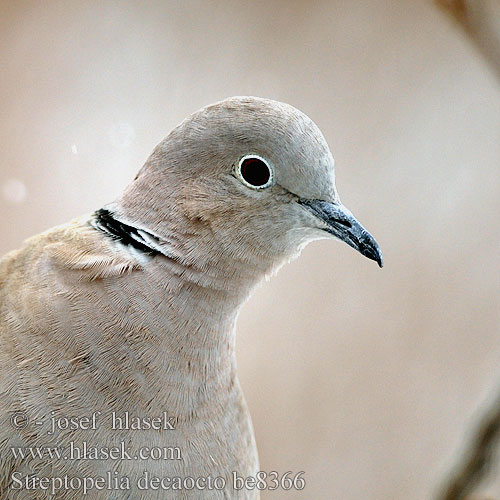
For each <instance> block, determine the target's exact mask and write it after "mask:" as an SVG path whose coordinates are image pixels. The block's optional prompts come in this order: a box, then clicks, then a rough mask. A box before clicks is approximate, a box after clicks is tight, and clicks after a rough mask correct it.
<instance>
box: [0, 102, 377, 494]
mask: <svg viewBox="0 0 500 500" xmlns="http://www.w3.org/2000/svg"><path fill="white" fill-rule="evenodd" d="M266 169H268V170H266ZM345 234H347V235H348V236H345ZM332 236H333V237H336V238H338V239H344V240H345V241H346V242H347V243H348V244H350V245H351V246H354V247H356V248H357V249H358V250H359V251H361V252H362V253H364V254H365V255H366V256H368V257H370V258H373V259H375V260H378V261H379V263H380V264H381V255H380V251H379V250H378V246H377V245H376V243H375V241H374V240H373V238H372V237H371V236H370V235H369V234H368V233H367V232H366V231H365V230H364V228H362V226H360V225H359V223H358V222H357V221H356V220H355V219H354V218H353V217H352V214H351V213H350V212H349V211H347V210H346V209H345V207H343V206H342V205H341V203H340V201H339V199H338V195H337V193H336V190H335V186H334V177H333V158H332V157H331V153H330V151H329V149H328V147H327V145H326V141H325V140H324V138H323V136H322V135H321V133H320V132H319V130H318V129H317V127H316V126H315V125H314V123H313V122H312V121H311V120H310V119H309V118H307V117H306V116H305V115H303V114H302V113H300V112H299V111H298V110H296V109H295V108H292V107H291V106H288V105H284V104H282V103H277V102H275V101H270V100H265V99H258V98H250V97H245V98H232V99H228V100H226V101H222V102H221V103H217V104H216V105H213V106H209V107H207V108H204V109H202V110H201V111H199V112H197V113H195V114H194V115H192V116H191V117H190V118H188V119H187V120H185V121H184V122H183V123H181V124H180V125H179V126H178V127H177V128H176V129H174V130H173V131H172V132H171V134H170V135H169V136H168V137H167V138H166V139H165V140H164V141H163V142H162V143H160V145H159V146H158V147H157V148H156V149H155V151H154V152H153V154H152V155H151V157H150V158H149V159H148V161H147V162H146V164H145V166H144V167H143V168H142V170H141V171H140V172H139V173H138V175H137V176H136V178H135V179H134V181H133V182H132V183H131V184H130V185H129V186H128V187H127V188H126V190H125V191H124V193H122V195H120V196H119V197H118V198H117V199H116V200H115V201H114V202H113V203H110V204H109V205H107V206H106V207H104V208H103V209H101V210H98V211H97V212H95V213H93V214H90V215H87V216H84V217H81V218H78V219H75V220H74V221H72V222H71V223H68V224H65V225H62V226H59V227H56V228H53V229H51V230H49V231H46V232H45V233H42V234H40V235H38V236H35V237H33V238H31V239H29V240H27V242H26V243H25V244H24V246H23V247H22V248H21V249H19V250H17V251H14V252H11V253H9V254H7V255H6V256H5V257H4V258H3V259H2V260H1V261H0V366H1V367H2V368H1V370H0V394H1V398H0V418H1V419H2V422H1V425H0V500H7V498H8V499H9V500H15V499H28V498H29V499H33V498H36V499H46V498H49V497H50V489H49V488H45V489H44V488H43V487H42V483H37V486H36V487H34V488H33V490H29V484H31V483H28V482H26V481H28V479H29V478H32V477H33V476H36V477H39V478H40V477H42V478H43V477H47V478H58V479H59V478H61V481H62V480H63V479H65V481H66V482H65V483H59V482H57V486H61V487H60V488H59V490H58V495H59V498H64V499H65V500H73V499H81V498H82V488H83V486H81V485H82V484H83V483H82V481H84V479H83V478H91V479H92V480H94V483H93V484H92V485H91V486H92V487H89V490H88V492H86V498H88V499H89V500H94V499H95V500H97V499H99V500H101V499H102V500H104V499H105V500H112V499H124V500H125V499H137V498H143V497H144V498H149V499H160V498H161V499H164V498H169V499H173V500H175V499H210V500H217V499H229V498H231V499H253V500H254V499H257V498H259V492H258V490H257V489H247V488H242V489H239V490H236V489H234V488H233V478H234V474H237V475H238V476H239V477H255V475H256V474H257V472H258V470H259V465H258V458H257V450H256V445H255V439H254V435H253V430H252V425H251V421H250V416H249V412H248V409H247V406H246V403H245V399H244V397H243V393H242V391H241V388H240V384H239V382H238V378H237V374H236V358H235V323H236V318H237V316H238V312H239V310H240V308H241V306H242V304H243V303H244V301H245V300H246V299H247V298H248V297H249V295H250V293H251V291H252V290H253V288H254V287H255V286H256V285H257V284H258V283H259V282H260V281H261V280H262V278H263V277H265V276H268V275H270V274H272V273H273V272H275V271H276V270H277V269H278V268H279V267H280V266H281V265H282V264H283V263H284V262H286V260H289V259H291V258H293V257H295V256H296V255H298V253H299V252H300V250H301V248H303V246H304V245H305V244H306V243H307V242H309V241H311V240H313V239H318V238H322V237H332ZM125 421H127V422H128V424H126V425H125V424H124V422H125ZM117 422H118V424H119V425H118V424H117ZM131 422H135V428H134V427H133V426H132V427H131V424H130V423H131ZM153 422H154V423H155V425H152V424H153ZM48 447H59V448H61V449H63V455H65V456H66V459H65V458H64V456H62V457H57V456H55V457H54V456H48V453H43V456H39V455H37V453H35V455H33V456H32V455H30V454H28V455H27V456H24V457H23V456H20V455H19V454H17V455H16V453H13V452H12V449H14V450H19V449H23V450H27V449H28V448H31V449H34V448H35V449H39V448H41V449H42V451H43V450H45V451H46V448H48ZM145 448H146V449H147V450H146V451H145ZM84 449H85V450H87V451H88V450H92V453H93V455H92V457H90V458H89V457H86V459H82V458H81V455H80V459H75V458H74V456H72V457H71V459H68V453H74V454H77V453H76V452H78V453H80V454H81V453H82V450H84ZM112 449H113V450H114V453H111V452H110V450H112ZM152 449H154V450H155V456H156V454H159V455H161V456H162V458H161V459H155V458H154V456H152V454H151V450H152ZM68 450H69V451H68ZM148 453H149V454H148ZM111 455H112V456H111ZM116 457H118V458H116ZM129 457H130V459H129ZM145 474H146V475H147V478H146V479H144V478H145V477H146V476H145ZM152 477H156V478H164V479H165V478H167V479H165V481H167V480H168V481H167V482H168V484H169V485H170V487H169V488H166V486H167V482H165V481H164V484H163V485H161V486H160V487H158V488H156V487H154V485H155V484H156V483H154V484H153V483H151V478H152ZM71 478H73V479H74V478H79V479H80V482H78V480H76V479H74V482H73V485H75V486H78V485H80V487H75V488H73V487H72V486H71V484H70V483H68V481H70V480H71ZM96 478H103V482H102V484H103V485H104V482H105V481H107V482H106V484H107V486H108V489H99V487H98V486H97V485H96V482H95V481H96ZM148 478H149V479H148ZM172 478H178V480H179V481H181V480H185V479H186V478H193V481H196V480H197V479H199V478H202V479H203V478H205V481H203V480H201V481H199V482H198V483H196V486H195V487H194V488H189V487H186V483H184V487H182V488H179V489H175V488H172V486H171V485H172V481H173V479H172ZM206 478H210V480H214V479H215V478H221V479H219V480H218V481H219V482H218V484H217V485H214V484H213V483H211V485H212V489H208V486H207V483H208V482H209V481H208V479H206ZM90 481H91V480H90V479H89V481H88V484H90ZM113 481H114V482H113ZM141 481H142V482H141ZM169 481H170V482H169ZM222 483H224V485H223V486H222ZM33 484H34V483H33ZM53 484H54V482H53V481H52V482H51V483H50V485H53ZM99 484H101V483H99ZM188 484H189V485H191V482H188ZM119 486H120V487H119ZM218 486H221V487H220V488H218ZM143 487H144V488H143ZM35 490H36V491H35Z"/></svg>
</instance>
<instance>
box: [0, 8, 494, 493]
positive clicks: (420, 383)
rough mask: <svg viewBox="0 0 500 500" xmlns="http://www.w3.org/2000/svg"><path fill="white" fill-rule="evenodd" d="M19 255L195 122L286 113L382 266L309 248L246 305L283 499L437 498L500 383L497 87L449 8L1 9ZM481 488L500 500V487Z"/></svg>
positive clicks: (259, 418) (6, 188)
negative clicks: (218, 104) (243, 101)
mask: <svg viewBox="0 0 500 500" xmlns="http://www.w3.org/2000/svg"><path fill="white" fill-rule="evenodd" d="M0 67H1V72H2V76H1V78H0V143H1V145H2V147H1V149H0V214H1V217H0V231H1V235H2V236H1V238H0V253H1V254H3V253H5V252H7V251H9V250H12V249H14V248H16V247H18V246H19V245H20V244H21V242H22V241H23V240H24V239H25V238H27V237H28V236H30V235H32V234H34V233H37V232H40V231H43V230H45V229H47V228H49V227H51V226H53V225H56V224H60V223H63V222H65V221H67V220H69V219H70V218H72V217H74V216H77V215H80V214H82V213H85V212H91V211H93V210H94V209H97V208H99V207H101V206H102V205H103V204H104V203H106V202H108V201H110V200H112V199H114V198H115V196H116V195H117V194H118V193H119V192H120V191H121V189H122V188H123V187H124V186H125V185H126V184H127V183H128V182H130V181H131V180H132V179H133V177H134V175H135V173H136V171H137V170H138V169H139V168H140V167H141V165H142V164H143V162H144V161H145V160H146V158H147V156H148V155H149V153H150V152H151V150H152V149H153V147H154V146H155V145H156V144H157V143H158V142H159V141H160V140H161V139H162V138H163V137H164V136H165V135H166V134H167V133H168V132H169V130H170V129H171V128H172V127H174V126H175V125H176V124H177V123H178V122H179V121H181V120H182V119H183V118H184V117H185V116H186V115H187V114H189V113H191V112H193V111H195V110H196V109H198V108H199V107H201V106H203V105H206V104H208V103H211V102H214V101H217V100H220V99H223V98H225V97H228V96H232V95H246V94H250V95H257V96H262V97H269V98H274V99H278V100H282V101H286V102H288V103H290V104H292V105H294V106H296V107H298V108H299V109H301V110H302V111H304V112H306V113H307V114H308V115H309V116H310V117H311V118H312V119H313V120H314V121H315V122H316V123H317V124H318V125H319V127H320V128H321V129H322V131H323V132H324V134H325V136H326V138H327V140H328V142H329V144H330V146H331V148H332V151H333V154H334V156H335V159H336V165H337V187H338V189H339V192H340V195H341V197H342V201H343V202H344V203H345V204H346V205H347V206H348V207H350V208H351V209H352V211H353V212H354V213H355V215H356V216H357V217H358V218H359V219H360V220H361V221H362V222H363V224H364V225H365V226H366V227H367V228H368V229H369V230H370V231H371V232H372V233H373V234H374V235H375V237H376V238H377V240H378V241H379V243H380V245H381V247H382V250H383V252H384V258H385V263H386V265H385V267H384V269H382V270H380V269H378V268H377V266H376V265H375V264H374V263H373V262H371V261H369V260H367V259H364V258H362V257H361V256H360V255H359V254H357V253H356V252H354V251H353V250H352V249H350V248H349V247H348V246H347V245H343V244H340V243H335V242H331V241H319V242H315V243H313V244H311V245H310V246H309V247H307V248H306V250H305V251H304V252H303V254H302V256H301V258H300V259H299V260H297V261H295V262H293V263H292V264H290V265H288V266H286V267H284V268H283V269H282V270H281V271H280V273H279V274H278V276H277V277H275V278H274V279H272V280H271V281H270V282H268V283H264V284H263V286H261V287H260V288H259V289H258V291H257V293H256V294H255V295H254V296H253V297H252V299H251V300H250V301H249V302H248V303H247V304H246V305H245V306H244V309H243V311H242V313H241V315H240V319H239V325H238V339H237V345H238V363H239V373H240V379H241V382H242V385H243V388H244V390H245V394H246V397H247V400H248V404H249V407H250V410H251V413H252V418H253V423H254V426H255V431H256V437H257V443H258V447H259V453H260V459H261V468H262V470H265V471H271V470H276V471H278V472H280V473H284V472H286V471H289V470H291V471H295V472H298V471H305V476H304V477H305V479H306V482H307V486H306V489H305V490H304V491H302V492H294V491H293V490H292V491H290V492H283V491H282V490H281V491H280V490H278V492H274V493H272V492H263V494H262V498H263V500H267V499H278V498H279V499H287V500H295V499H318V500H320V499H328V500H329V499H342V500H355V499H356V500H358V499H360V498H369V499H371V500H387V499H404V500H421V499H424V498H430V497H431V496H432V494H433V492H434V491H435V490H436V487H437V486H438V485H439V484H440V482H441V481H442V479H443V477H445V476H446V473H447V471H448V469H449V467H450V465H451V464H453V463H454V462H455V460H456V458H457V457H458V454H459V452H460V451H461V450H462V447H463V443H464V437H465V436H467V433H468V432H470V429H471V428H473V426H474V423H475V421H476V419H477V417H478V415H479V414H480V413H481V408H482V407H483V406H484V405H485V403H486V402H487V401H488V399H489V398H490V397H491V395H492V394H494V393H495V390H496V388H497V387H498V384H499V381H500V342H499V334H500V307H499V292H500V272H499V270H500V252H499V241H500V224H499V223H498V222H499V214H500V211H499V208H500V207H499V201H498V200H499V195H500V176H499V166H500V84H499V79H498V76H497V74H496V73H495V70H494V69H493V68H492V66H491V65H490V64H488V61H487V59H486V58H483V57H482V56H481V54H480V51H479V50H478V48H477V47H476V46H475V45H474V44H473V43H471V42H470V40H469V39H468V36H467V35H466V34H465V32H464V31H462V30H460V28H459V27H458V26H457V25H456V23H455V22H454V21H453V20H451V18H449V17H447V15H446V14H445V13H444V12H443V11H442V10H440V9H439V8H438V7H436V5H435V4H433V3H432V2H431V1H424V0H421V1H420V0H413V1H412V0H404V1H403V0H397V1H396V0H393V1H389V0H386V1H383V0H375V1H374V0H370V1H369V0H351V1H350V2H345V1H340V0H335V1H326V0H325V1H311V0H308V1H305V0H304V1H300V0H287V1H285V0H282V1H277V0H266V1H254V2H243V1H233V2H222V1H187V2H173V1H148V2H132V1H116V2H113V1H105V2H91V1H79V2H76V1H51V2H22V1H2V2H1V3H0ZM484 492H485V493H486V494H490V495H492V496H493V497H496V498H500V487H499V486H498V485H496V486H495V484H494V483H490V484H487V485H486V486H485V489H484Z"/></svg>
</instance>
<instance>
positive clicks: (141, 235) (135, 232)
mask: <svg viewBox="0 0 500 500" xmlns="http://www.w3.org/2000/svg"><path fill="white" fill-rule="evenodd" d="M92 225H93V226H94V227H95V228H96V229H98V230H99V231H102V232H103V233H105V234H107V235H108V236H109V237H111V238H113V239H114V240H116V241H119V242H120V243H123V244H124V245H127V246H131V247H133V248H135V249H136V250H139V251H141V252H143V253H145V254H148V255H151V256H153V255H162V252H161V251H160V240H159V239H158V238H157V237H156V236H153V235H152V234H151V233H148V232H147V231H144V230H142V229H137V228H136V227H134V226H129V225H127V224H124V223H123V222H120V221H119V220H117V219H115V217H114V214H113V213H112V212H110V211H109V210H106V209H105V208H101V209H99V210H97V211H96V212H94V218H93V223H92Z"/></svg>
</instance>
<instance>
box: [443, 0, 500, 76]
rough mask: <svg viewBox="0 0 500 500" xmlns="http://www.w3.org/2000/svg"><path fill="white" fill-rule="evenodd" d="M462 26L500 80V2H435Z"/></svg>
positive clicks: (478, 0) (488, 0) (449, 0)
mask: <svg viewBox="0 0 500 500" xmlns="http://www.w3.org/2000/svg"><path fill="white" fill-rule="evenodd" d="M435 1H436V3H437V4H438V5H439V6H440V7H441V8H442V9H443V10H444V11H445V12H446V13H448V14H449V15H450V16H451V17H452V18H453V19H454V20H455V22H456V23H457V24H458V25H459V26H461V27H462V28H463V29H464V30H465V32H466V33H467V34H468V35H469V37H470V38H471V39H472V40H473V41H474V43H475V44H476V46H477V47H478V48H479V49H480V51H481V52H482V54H483V55H484V57H485V58H486V59H487V61H488V62H489V63H490V65H491V66H492V67H493V69H494V70H495V71H496V73H497V75H498V77H499V78H500V0H435Z"/></svg>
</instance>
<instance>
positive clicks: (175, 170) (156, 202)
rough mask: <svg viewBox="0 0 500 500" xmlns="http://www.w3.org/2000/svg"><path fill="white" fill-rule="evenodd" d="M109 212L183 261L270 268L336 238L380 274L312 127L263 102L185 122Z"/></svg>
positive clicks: (235, 104) (214, 110)
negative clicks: (171, 247) (200, 257)
mask: <svg viewBox="0 0 500 500" xmlns="http://www.w3.org/2000/svg"><path fill="white" fill-rule="evenodd" d="M116 210H118V212H121V216H122V218H123V217H125V218H126V219H127V221H128V222H130V223H132V224H133V225H135V226H140V227H141V228H142V229H144V230H147V231H151V232H152V233H153V234H154V235H155V236H156V237H158V238H159V239H160V240H162V239H165V240H168V241H170V244H175V241H177V242H180V243H177V244H178V245H180V246H182V247H183V249H182V252H183V255H184V256H185V258H186V259H187V260H189V258H188V256H189V255H191V256H192V257H193V258H194V256H195V255H196V253H197V252H200V251H201V250H202V249H203V250H204V251H205V253H206V252H207V251H208V252H209V253H210V254H211V255H212V256H213V257H214V259H215V258H217V259H218V260H220V259H221V258H223V257H225V258H228V257H234V258H235V259H237V260H239V261H247V262H258V261H259V259H260V260H262V261H265V263H266V264H265V266H264V267H269V266H271V267H273V266H276V265H278V264H279V263H280V262H281V261H283V260H285V259H286V258H291V257H293V256H296V255H297V254H298V253H299V252H300V250H301V249H302V248H303V247H304V246H305V245H306V244H307V243H308V242H310V241H312V240H315V239H321V238H335V239H337V240H341V241H343V242H345V243H347V244H348V245H350V246H351V247H353V248H354V249H356V250H357V251H359V252H360V253H362V254H363V255H364V256H366V257H368V258H370V259H373V260H375V261H376V262H378V264H379V265H380V266H382V254H381V251H380V248H379V246H378V244H377V243H376V241H375V239H374V238H373V237H372V236H371V235H370V234H369V233H368V232H367V231H366V229H364V227H363V226H362V225H361V224H360V223H359V222H358V221H357V220H356V218H355V217H354V216H353V215H352V213H351V212H350V211H349V210H347V208H346V207H344V206H343V205H342V203H341V202H340V199H339V196H338V193H337V190H336V188H335V174H334V159H333V156H332V154H331V152H330V149H329V147H328V144H327V142H326V140H325V138H324V137H323V134H322V133H321V131H320V130H319V128H318V127H317V126H316V125H315V123H314V122H313V121H312V120H311V119H310V118H309V117H307V116H306V115H305V114H304V113H302V112H301V111H299V110H298V109H296V108H294V107H292V106H290V105H288V104H284V103H281V102H277V101H273V100H269V99H262V98H255V97H233V98H229V99H226V100H224V101H221V102H218V103H216V104H213V105H210V106H207V107H205V108H203V109H201V110H199V111H197V112H196V113H194V114H193V115H191V116H190V117H188V118H187V119H186V120H184V121H183V122H182V123H181V124H179V125H178V126H177V127H176V128H175V129H174V130H173V131H172V132H171V133H170V134H169V135H168V136H167V137H166V138H165V139H164V140H163V141H162V142H161V143H160V144H159V145H158V146H157V147H156V149H155V150H154V152H153V153H152V155H151V156H150V158H149V159H148V161H147V162H146V164H145V165H144V167H143V168H142V169H141V171H140V172H139V173H138V175H137V177H136V178H135V180H134V182H133V183H132V184H131V185H130V186H129V187H128V188H127V190H126V191H125V193H124V195H123V196H122V198H121V199H120V200H119V204H118V205H117V208H116ZM131 214H134V216H133V217H132V216H131ZM173 242H174V243H173ZM177 250H178V252H181V249H180V248H177Z"/></svg>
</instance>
